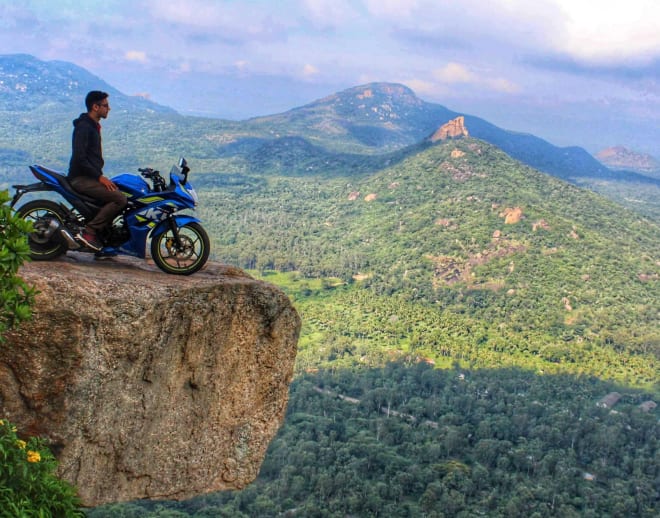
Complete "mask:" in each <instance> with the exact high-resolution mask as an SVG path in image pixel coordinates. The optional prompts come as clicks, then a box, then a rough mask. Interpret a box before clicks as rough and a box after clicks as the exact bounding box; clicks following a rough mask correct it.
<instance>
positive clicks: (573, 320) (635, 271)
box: [201, 139, 660, 386]
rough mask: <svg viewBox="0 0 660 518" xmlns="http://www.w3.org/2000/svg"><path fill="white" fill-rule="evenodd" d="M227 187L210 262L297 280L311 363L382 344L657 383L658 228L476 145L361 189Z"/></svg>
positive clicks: (316, 182)
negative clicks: (271, 273)
mask: <svg viewBox="0 0 660 518" xmlns="http://www.w3.org/2000/svg"><path fill="white" fill-rule="evenodd" d="M222 177H223V176H222V175H215V178H216V182H217V183H218V184H219V185H222V183H223V182H222ZM231 178H232V182H233V184H230V182H229V181H228V182H227V183H226V184H225V185H223V186H222V187H221V188H209V189H207V190H205V191H204V192H203V193H202V209H201V211H202V213H201V214H202V217H203V219H204V221H205V222H206V224H207V226H208V227H209V229H210V233H211V235H212V236H214V237H213V249H214V253H215V255H216V257H217V258H218V259H220V260H221V261H226V262H229V263H232V264H236V265H238V266H241V267H244V268H251V269H257V270H260V271H262V272H265V273H267V272H268V271H269V270H276V271H283V272H287V271H288V272H291V273H290V274H289V275H285V276H282V275H280V276H274V277H272V280H273V281H275V282H276V283H280V284H284V285H285V286H288V288H289V289H290V290H291V295H292V296H293V297H295V299H296V304H297V306H298V307H299V308H300V309H301V311H302V313H303V321H304V322H305V326H306V332H305V333H304V334H303V342H302V348H301V352H300V356H299V362H300V368H314V367H316V366H318V365H329V364H333V363H337V364H339V365H344V366H347V365H355V364H359V363H363V362H365V357H368V358H371V357H372V356H374V357H382V354H383V349H386V350H388V351H397V353H401V354H415V355H420V356H424V357H429V358H432V359H433V360H434V361H436V362H440V363H442V362H444V363H445V364H447V363H451V362H453V361H464V362H466V363H467V364H470V365H477V366H487V365H492V364H493V362H496V363H497V364H503V363H504V364H509V365H518V366H527V367H530V368H534V369H540V370H544V371H551V372H555V371H560V370H568V371H572V372H578V371H580V372H582V371H584V372H589V373H592V374H596V375H601V376H604V377H609V378H612V379H617V380H621V381H623V380H626V381H627V382H629V383H632V384H636V385H643V386H650V385H652V384H653V383H654V382H657V372H658V363H657V357H658V353H659V351H660V332H659V331H660V328H659V326H658V299H657V295H656V294H657V292H658V291H657V290H658V281H659V280H660V268H659V266H658V262H657V258H658V256H659V252H660V240H659V239H658V237H660V229H659V227H658V225H657V224H656V223H654V222H652V221H650V220H647V219H644V218H641V217H639V216H638V215H637V214H635V213H633V212H630V211H628V210H626V209H623V208H621V207H620V206H618V205H616V204H614V203H612V202H609V201H607V200H605V199H603V198H601V197H599V196H597V195H595V194H593V193H591V192H589V191H586V190H582V189H579V188H576V187H574V186H571V185H570V184H567V183H565V182H563V181H561V180H558V179H555V178H552V177H550V176H548V175H545V174H542V173H539V172H538V171H535V170H533V169H530V168H528V167H526V166H524V165H522V164H520V163H519V162H516V161H514V160H512V159H511V158H510V157H508V156H507V155H505V154H504V153H502V152H501V151H499V150H498V149H496V148H494V147H492V146H490V145H489V144H487V143H485V142H482V141H479V140H475V139H462V140H454V141H447V142H445V143H442V144H440V145H436V146H432V147H429V148H427V149H424V150H421V151H419V152H418V153H417V154H415V155H412V156H409V157H407V158H406V159H405V160H402V161H400V162H398V163H396V164H395V165H392V166H390V167H388V168H385V169H382V170H381V171H378V172H376V173H372V174H367V175H363V176H361V177H358V178H356V177H354V176H349V177H347V178H346V177H345V178H334V179H327V180H320V179H319V178H314V179H311V178H289V177H272V178H268V179H267V181H263V179H262V181H261V182H260V183H259V182H257V181H256V180H255V179H252V178H250V177H247V176H246V177H242V181H237V178H236V177H231ZM267 278H268V277H267ZM314 279H324V280H323V282H321V281H314Z"/></svg>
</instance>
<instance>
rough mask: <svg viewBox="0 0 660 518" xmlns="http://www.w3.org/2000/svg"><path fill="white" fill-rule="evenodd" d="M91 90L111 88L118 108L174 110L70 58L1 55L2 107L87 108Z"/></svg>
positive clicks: (114, 105) (7, 108)
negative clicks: (131, 92) (108, 80)
mask: <svg viewBox="0 0 660 518" xmlns="http://www.w3.org/2000/svg"><path fill="white" fill-rule="evenodd" d="M90 90H103V91H106V92H108V93H109V94H110V95H111V96H112V102H113V108H115V109H117V108H119V109H126V110H150V111H154V112H159V113H175V111H174V110H173V109H172V108H168V107H165V106H161V105H159V104H156V103H154V102H151V101H149V100H147V99H144V98H143V97H137V96H128V95H125V94H123V93H121V92H120V91H119V90H117V89H116V88H114V87H112V86H111V85H109V84H108V83H106V82H105V81H104V80H103V79H101V78H99V77H97V76H95V75H93V74H91V73H90V72H88V71H87V70H85V69H84V68H81V67H79V66H77V65H74V64H73V63H69V62H67V61H42V60H40V59H37V58H36V57H34V56H31V55H29V54H4V55H0V109H1V110H14V111H30V110H34V109H36V108H38V107H39V106H43V105H47V106H51V107H52V106H53V105H56V106H57V105H59V106H62V107H65V108H71V107H75V110H79V111H84V108H85V106H84V98H85V95H86V94H87V92H89V91H90Z"/></svg>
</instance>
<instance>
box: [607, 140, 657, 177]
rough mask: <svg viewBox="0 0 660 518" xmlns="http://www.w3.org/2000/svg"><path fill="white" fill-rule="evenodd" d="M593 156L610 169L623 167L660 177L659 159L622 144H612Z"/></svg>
mask: <svg viewBox="0 0 660 518" xmlns="http://www.w3.org/2000/svg"><path fill="white" fill-rule="evenodd" d="M595 156H596V158H597V159H598V160H599V161H600V162H601V163H603V164H604V165H605V166H607V167H609V168H610V169H616V170H621V169H625V170H628V171H635V172H637V173H642V174H652V175H655V176H656V177H660V161H658V160H657V159H655V158H654V157H652V156H651V155H648V154H645V153H637V152H635V151H632V150H630V149H627V148H625V147H623V146H613V147H608V148H605V149H602V150H601V151H599V152H598V153H596V155H595Z"/></svg>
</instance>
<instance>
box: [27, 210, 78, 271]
mask: <svg viewBox="0 0 660 518" xmlns="http://www.w3.org/2000/svg"><path fill="white" fill-rule="evenodd" d="M16 213H17V214H18V215H19V216H20V217H21V218H23V219H24V220H25V221H31V222H32V229H33V230H32V232H31V233H30V234H29V235H28V245H29V247H30V257H31V258H32V259H33V260H35V261H48V260H50V259H54V258H55V257H59V256H60V255H62V254H64V253H66V251H67V250H68V248H69V247H68V246H67V243H66V241H65V240H64V238H62V236H61V235H60V233H59V232H57V231H53V227H52V222H53V220H57V221H58V222H59V224H61V225H64V221H65V219H66V213H65V211H64V209H62V207H60V205H58V204H57V203H55V202H53V201H50V200H34V201H30V202H28V203H26V204H25V205H23V206H21V207H20V208H19V209H18V210H17V211H16Z"/></svg>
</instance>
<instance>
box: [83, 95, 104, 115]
mask: <svg viewBox="0 0 660 518" xmlns="http://www.w3.org/2000/svg"><path fill="white" fill-rule="evenodd" d="M107 98H108V94H107V93H106V92H101V91H100V90H92V91H91V92H89V93H88V94H87V96H86V97H85V106H86V107H87V111H88V112H89V111H92V106H94V105H95V104H99V103H100V102H101V101H103V100H104V99H107Z"/></svg>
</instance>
